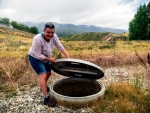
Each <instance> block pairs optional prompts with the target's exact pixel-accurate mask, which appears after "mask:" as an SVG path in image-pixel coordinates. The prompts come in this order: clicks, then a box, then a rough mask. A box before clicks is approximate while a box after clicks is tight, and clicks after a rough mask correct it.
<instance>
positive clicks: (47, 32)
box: [44, 28, 55, 41]
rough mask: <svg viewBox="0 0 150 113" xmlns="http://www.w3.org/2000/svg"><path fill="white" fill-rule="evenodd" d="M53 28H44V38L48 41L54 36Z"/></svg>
mask: <svg viewBox="0 0 150 113" xmlns="http://www.w3.org/2000/svg"><path fill="white" fill-rule="evenodd" d="M54 32H55V29H54V28H52V29H50V28H46V29H45V30H44V38H45V40H46V41H50V39H51V38H52V37H53V36H54Z"/></svg>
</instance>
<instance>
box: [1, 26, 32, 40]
mask: <svg viewBox="0 0 150 113" xmlns="http://www.w3.org/2000/svg"><path fill="white" fill-rule="evenodd" d="M0 34H10V35H14V36H22V37H27V38H33V36H34V35H35V34H31V33H28V32H25V31H21V30H17V29H12V28H9V27H5V26H0Z"/></svg>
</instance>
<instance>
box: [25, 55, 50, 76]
mask: <svg viewBox="0 0 150 113" xmlns="http://www.w3.org/2000/svg"><path fill="white" fill-rule="evenodd" d="M28 59H29V62H30V64H31V66H32V68H33V69H34V70H35V72H36V73H37V74H38V75H41V74H43V73H46V72H50V71H51V63H50V62H47V63H44V62H42V61H40V60H38V59H36V58H34V57H32V56H31V55H28Z"/></svg>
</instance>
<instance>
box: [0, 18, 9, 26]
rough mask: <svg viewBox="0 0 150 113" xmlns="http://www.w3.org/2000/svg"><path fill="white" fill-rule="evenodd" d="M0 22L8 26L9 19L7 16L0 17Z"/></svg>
mask: <svg viewBox="0 0 150 113" xmlns="http://www.w3.org/2000/svg"><path fill="white" fill-rule="evenodd" d="M0 24H2V25H4V26H7V27H9V26H10V20H9V18H5V17H4V18H0Z"/></svg>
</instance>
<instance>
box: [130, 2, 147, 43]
mask: <svg viewBox="0 0 150 113" xmlns="http://www.w3.org/2000/svg"><path fill="white" fill-rule="evenodd" d="M129 40H150V2H149V3H148V4H147V5H146V4H144V5H140V7H139V8H138V10H137V12H136V14H135V15H134V18H133V19H132V21H131V22H130V23H129Z"/></svg>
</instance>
